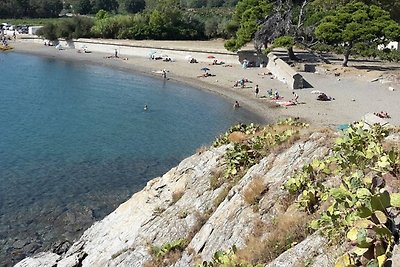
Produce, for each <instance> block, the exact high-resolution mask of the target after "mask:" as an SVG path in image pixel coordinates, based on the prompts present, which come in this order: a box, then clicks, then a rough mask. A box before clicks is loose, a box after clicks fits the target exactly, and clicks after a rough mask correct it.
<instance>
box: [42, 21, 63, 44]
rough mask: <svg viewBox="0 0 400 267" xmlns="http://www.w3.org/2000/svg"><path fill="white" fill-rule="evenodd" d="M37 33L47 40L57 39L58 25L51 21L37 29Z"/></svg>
mask: <svg viewBox="0 0 400 267" xmlns="http://www.w3.org/2000/svg"><path fill="white" fill-rule="evenodd" d="M37 35H39V36H42V37H44V38H45V39H47V40H50V41H55V40H57V38H58V36H57V26H56V24H54V23H49V24H46V25H45V26H43V27H42V28H40V29H39V30H38V31H37Z"/></svg>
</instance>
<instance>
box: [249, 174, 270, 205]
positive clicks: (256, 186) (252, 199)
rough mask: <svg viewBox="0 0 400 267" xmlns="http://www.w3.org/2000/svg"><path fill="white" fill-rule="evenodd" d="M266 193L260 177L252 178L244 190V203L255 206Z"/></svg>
mask: <svg viewBox="0 0 400 267" xmlns="http://www.w3.org/2000/svg"><path fill="white" fill-rule="evenodd" d="M266 191H267V188H266V187H265V184H264V181H263V178H262V177H261V176H257V177H254V178H253V180H252V181H251V182H250V183H249V185H248V186H247V187H246V188H245V189H244V192H243V198H244V201H245V202H246V203H247V204H249V205H254V204H257V203H258V202H259V201H260V200H261V197H262V195H263V193H265V192H266Z"/></svg>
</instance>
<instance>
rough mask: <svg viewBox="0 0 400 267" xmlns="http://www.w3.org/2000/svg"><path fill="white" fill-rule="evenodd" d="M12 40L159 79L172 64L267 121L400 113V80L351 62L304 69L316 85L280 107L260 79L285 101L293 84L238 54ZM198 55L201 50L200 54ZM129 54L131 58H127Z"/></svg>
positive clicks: (30, 50) (319, 123)
mask: <svg viewBox="0 0 400 267" xmlns="http://www.w3.org/2000/svg"><path fill="white" fill-rule="evenodd" d="M132 42H133V43H134V41H132ZM149 42H150V43H151V42H154V43H155V44H157V45H159V46H160V50H162V49H165V47H171V46H173V45H176V42H174V41H165V44H166V45H163V46H162V47H161V45H160V41H149ZM126 43H127V41H124V43H123V44H126ZM105 44H107V43H105ZM194 44H195V42H194V43H193V42H187V46H193V45H194ZM209 44H210V47H211V48H210V49H209V51H210V52H209V54H212V53H213V52H211V51H216V48H215V47H217V46H221V44H222V43H221V42H217V43H216V44H215V43H213V42H212V41H210V42H209ZM11 45H12V46H14V50H12V51H14V52H17V53H26V54H33V55H38V56H44V57H47V58H54V59H61V60H68V61H74V62H83V63H86V64H92V65H101V66H104V67H110V68H116V69H120V70H122V71H127V72H135V73H139V74H142V75H145V76H148V77H152V78H156V79H162V77H161V74H159V73H155V72H156V71H160V70H162V69H166V70H167V77H168V79H169V80H171V81H173V82H177V83H181V84H185V85H188V86H191V87H194V88H196V89H199V90H205V91H208V92H209V93H213V94H216V95H219V96H222V97H223V98H225V99H226V100H227V101H229V102H231V103H232V105H233V103H234V102H235V101H239V103H240V105H241V106H242V107H243V108H244V109H246V110H248V111H250V112H251V113H253V114H254V116H256V117H259V118H260V121H261V122H263V123H273V122H276V121H277V120H279V119H281V118H286V117H299V118H301V119H302V120H304V121H306V122H308V123H310V125H311V126H312V127H314V128H321V127H331V128H336V127H337V126H338V125H340V124H345V123H351V122H353V121H357V120H360V119H361V118H362V116H363V115H365V114H366V113H372V112H379V111H381V110H384V111H386V112H388V113H389V114H391V115H392V116H393V115H395V114H400V106H398V105H397V102H398V101H396V99H400V86H399V84H395V85H394V87H395V88H396V90H394V91H389V90H388V89H387V88H388V84H383V83H382V84H381V83H378V82H375V83H373V82H370V81H371V80H373V79H374V78H379V77H381V76H382V73H383V72H382V71H380V72H379V71H365V72H361V74H360V73H359V72H358V73H353V74H352V73H345V72H346V70H351V68H347V69H346V70H344V71H343V73H342V74H343V75H342V76H341V77H340V78H337V77H335V76H334V75H333V73H327V72H326V73H305V72H302V73H301V74H302V75H303V76H304V78H305V79H306V80H307V81H308V82H309V83H310V84H311V85H312V86H313V88H308V89H299V90H295V91H296V93H297V94H298V95H299V96H300V99H299V101H300V103H301V104H299V105H295V106H290V107H280V106H279V105H277V104H276V103H275V102H273V101H271V100H269V99H267V98H260V97H258V98H256V96H255V94H254V86H255V85H256V84H258V85H259V87H260V93H259V96H265V95H267V93H266V91H267V90H268V89H271V88H272V89H274V90H275V89H277V90H278V91H279V94H280V95H281V96H283V97H284V99H283V100H284V101H288V100H290V99H292V97H293V96H292V90H291V89H288V88H287V87H286V85H285V84H283V83H281V82H279V81H278V80H277V79H274V78H273V77H272V76H270V75H260V74H265V73H267V72H268V70H267V69H266V68H248V69H243V68H242V67H241V65H240V62H239V61H238V60H237V64H227V65H212V64H211V63H212V61H213V59H203V58H202V59H201V60H199V63H197V64H190V63H188V62H187V61H184V60H176V61H175V62H164V61H161V60H150V59H149V58H148V57H144V56H131V55H129V56H125V55H124V54H123V53H120V56H121V57H120V58H107V57H109V56H110V55H112V53H113V51H110V53H103V52H94V51H93V52H91V53H77V50H76V49H69V48H67V49H63V50H58V49H56V48H54V47H48V46H44V45H42V44H39V43H35V42H29V40H28V41H27V40H23V39H22V40H17V41H16V42H13V43H11ZM205 45H207V43H206V44H205ZM152 46H154V45H152ZM181 46H182V45H181ZM169 49H170V48H169ZM180 49H182V47H180ZM186 49H187V48H186ZM153 50H154V49H153ZM203 50H204V52H203V53H207V52H206V51H207V47H204V49H203ZM177 53H182V54H181V56H182V57H183V54H184V53H187V52H185V51H175V54H177ZM194 55H195V56H196V54H194ZM123 58H126V59H127V60H123ZM234 58H235V56H233V55H232V60H233V59H234ZM236 58H237V56H236ZM216 59H218V55H216ZM224 66H231V67H224ZM399 66H400V65H399ZM203 67H207V68H209V69H210V73H212V74H214V75H215V76H212V77H206V78H204V77H201V78H198V75H201V74H203V73H204V72H202V71H201V68H203ZM332 67H337V68H336V69H338V68H340V67H339V66H338V65H332ZM241 78H246V79H248V80H250V81H252V83H246V86H245V88H233V84H234V83H235V82H236V81H237V80H239V79H241ZM349 88H351V89H349ZM313 90H318V91H323V92H325V93H326V94H327V95H329V96H332V97H334V98H335V100H334V101H328V102H322V101H316V95H314V94H311V92H312V91H313ZM371 99H372V100H376V101H374V105H375V107H371ZM388 122H389V123H390V124H393V125H400V117H396V116H393V117H392V118H391V119H388Z"/></svg>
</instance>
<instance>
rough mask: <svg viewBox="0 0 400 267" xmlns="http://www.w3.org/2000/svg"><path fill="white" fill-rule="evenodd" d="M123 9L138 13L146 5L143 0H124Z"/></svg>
mask: <svg viewBox="0 0 400 267" xmlns="http://www.w3.org/2000/svg"><path fill="white" fill-rule="evenodd" d="M124 7H125V10H126V11H127V12H129V13H138V12H140V11H142V10H143V9H144V8H145V7H146V2H145V0H125V3H124Z"/></svg>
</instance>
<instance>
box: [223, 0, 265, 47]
mask: <svg viewBox="0 0 400 267" xmlns="http://www.w3.org/2000/svg"><path fill="white" fill-rule="evenodd" d="M271 10H272V4H270V3H269V1H263V0H240V1H239V2H238V4H237V5H236V9H235V13H234V15H233V19H232V20H233V21H234V22H235V24H237V25H239V27H238V30H237V32H236V36H235V37H234V38H232V39H230V40H228V41H227V42H225V44H224V45H225V48H226V49H228V50H230V51H237V50H239V49H240V48H241V47H242V46H244V45H245V44H247V43H248V42H250V41H251V40H252V39H253V37H254V34H255V32H256V31H257V29H258V23H259V21H260V20H261V19H263V18H264V17H265V16H267V15H268V14H269V12H270V11H271Z"/></svg>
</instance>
